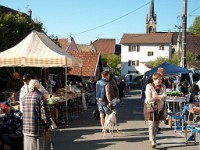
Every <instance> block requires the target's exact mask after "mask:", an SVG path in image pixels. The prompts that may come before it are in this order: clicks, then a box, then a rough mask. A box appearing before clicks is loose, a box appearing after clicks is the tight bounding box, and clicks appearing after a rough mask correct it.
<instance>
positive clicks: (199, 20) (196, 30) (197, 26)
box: [188, 16, 200, 36]
mask: <svg viewBox="0 0 200 150" xmlns="http://www.w3.org/2000/svg"><path fill="white" fill-rule="evenodd" d="M188 31H189V32H191V33H192V34H194V35H199V36H200V16H197V17H196V18H195V19H194V22H193V25H192V26H190V28H189V29H188Z"/></svg>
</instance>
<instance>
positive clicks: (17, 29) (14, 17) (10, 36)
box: [0, 13, 44, 52]
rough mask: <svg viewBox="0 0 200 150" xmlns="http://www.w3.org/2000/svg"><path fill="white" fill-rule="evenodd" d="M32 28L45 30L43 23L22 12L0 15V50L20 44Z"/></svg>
mask: <svg viewBox="0 0 200 150" xmlns="http://www.w3.org/2000/svg"><path fill="white" fill-rule="evenodd" d="M32 30H36V31H39V32H44V29H43V24H42V23H41V22H39V21H38V20H35V21H33V20H31V18H29V16H27V15H26V14H22V13H17V14H12V13H8V14H5V15H1V16H0V52H1V51H4V50H6V49H8V48H10V47H13V46H15V45H16V44H18V43H19V42H20V41H21V40H22V39H24V38H25V37H26V36H27V35H28V34H29V33H30V32H31V31H32Z"/></svg>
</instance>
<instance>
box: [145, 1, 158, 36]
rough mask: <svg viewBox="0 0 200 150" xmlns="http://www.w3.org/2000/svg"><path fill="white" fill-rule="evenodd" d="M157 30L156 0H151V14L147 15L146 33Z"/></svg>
mask: <svg viewBox="0 0 200 150" xmlns="http://www.w3.org/2000/svg"><path fill="white" fill-rule="evenodd" d="M155 32H156V15H155V14H154V0H151V4H150V9H149V14H147V17H146V33H155Z"/></svg>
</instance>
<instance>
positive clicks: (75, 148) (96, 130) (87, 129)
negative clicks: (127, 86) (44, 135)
mask: <svg viewBox="0 0 200 150" xmlns="http://www.w3.org/2000/svg"><path fill="white" fill-rule="evenodd" d="M140 97H141V91H140V90H130V91H129V92H128V93H127V95H126V97H125V98H123V104H122V107H120V106H119V105H118V106H117V107H116V110H117V120H118V125H119V126H118V128H119V132H118V133H117V132H114V136H113V137H112V136H111V135H110V134H109V133H108V134H106V136H105V137H103V133H102V132H101V127H100V122H99V120H95V119H94V118H93V115H92V112H93V110H95V109H96V106H89V107H88V110H87V111H83V112H81V113H76V114H74V116H75V117H73V118H74V119H73V120H72V122H70V123H69V125H68V126H60V127H59V128H58V129H56V130H54V131H52V132H51V141H52V146H53V149H54V150H97V149H98V150H149V149H152V148H151V145H150V143H149V138H148V126H147V123H145V121H144V119H143V102H142V101H141V100H140ZM160 126H161V128H162V130H161V132H160V133H159V134H158V135H157V143H158V146H157V147H156V149H162V150H199V149H200V146H199V145H194V144H193V143H190V144H188V145H187V146H186V144H185V138H184V133H182V132H176V133H175V132H174V130H173V129H171V128H169V126H167V125H165V124H164V123H161V125H160ZM198 139H199V136H198Z"/></svg>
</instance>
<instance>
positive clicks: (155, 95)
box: [145, 72, 167, 148]
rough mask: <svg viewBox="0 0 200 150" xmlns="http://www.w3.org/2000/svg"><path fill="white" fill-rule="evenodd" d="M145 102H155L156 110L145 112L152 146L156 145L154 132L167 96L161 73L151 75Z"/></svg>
mask: <svg viewBox="0 0 200 150" xmlns="http://www.w3.org/2000/svg"><path fill="white" fill-rule="evenodd" d="M145 94H146V99H145V103H146V104H147V103H156V105H157V110H156V111H154V112H146V116H145V117H146V119H147V120H148V122H149V140H150V142H151V145H152V147H153V148H155V147H156V133H157V131H158V125H159V121H160V120H161V117H162V115H163V106H164V101H165V100H166V98H167V94H166V87H165V85H164V84H162V75H161V74H160V73H158V72H156V73H154V74H153V76H152V82H151V83H149V84H147V85H146V91H145Z"/></svg>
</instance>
